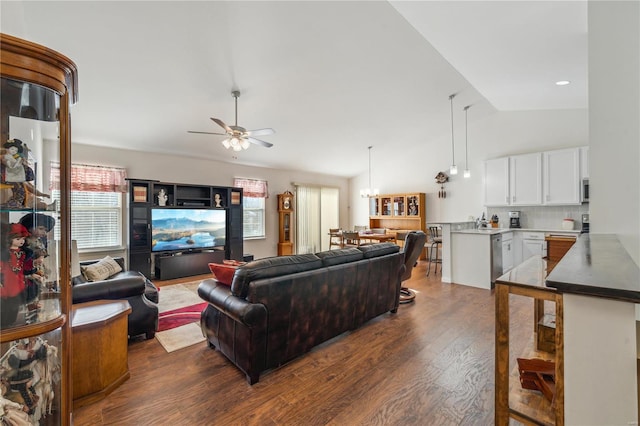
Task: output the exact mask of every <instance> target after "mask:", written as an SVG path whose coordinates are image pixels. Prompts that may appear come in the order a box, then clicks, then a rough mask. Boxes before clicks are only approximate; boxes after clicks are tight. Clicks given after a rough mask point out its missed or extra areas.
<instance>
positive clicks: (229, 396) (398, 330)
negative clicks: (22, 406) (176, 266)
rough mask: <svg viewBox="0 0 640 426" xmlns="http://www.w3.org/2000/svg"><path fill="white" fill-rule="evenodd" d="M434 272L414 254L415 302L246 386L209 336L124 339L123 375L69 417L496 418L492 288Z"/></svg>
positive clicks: (401, 421)
mask: <svg viewBox="0 0 640 426" xmlns="http://www.w3.org/2000/svg"><path fill="white" fill-rule="evenodd" d="M430 275H431V276H430V277H427V276H426V262H425V261H421V262H419V264H418V266H417V267H416V268H415V269H414V271H413V277H412V278H411V279H410V280H409V281H406V282H405V285H406V286H408V287H410V288H413V289H415V290H417V291H418V294H417V297H416V300H415V302H414V303H411V304H407V305H401V306H400V309H399V310H398V313H397V314H395V315H394V314H384V315H382V316H380V317H378V318H375V319H373V320H372V321H370V322H368V323H367V324H365V325H364V326H363V327H361V328H360V329H358V330H355V331H352V332H349V333H345V334H343V335H341V336H338V337H336V338H334V339H332V340H330V341H328V342H325V343H324V344H322V345H320V346H318V347H316V348H315V349H314V350H313V351H312V352H310V353H308V354H306V355H303V356H302V357H299V358H298V359H296V360H293V361H292V362H290V363H289V364H287V365H285V366H283V367H281V368H279V369H276V370H273V371H270V372H267V373H264V374H263V375H262V376H261V377H260V382H258V383H257V384H255V385H254V386H249V385H248V384H247V382H246V380H245V376H244V374H243V373H241V372H240V370H238V369H237V368H236V367H235V366H234V365H233V364H231V363H230V362H229V361H227V359H226V358H225V357H224V356H223V355H222V354H220V353H219V352H217V351H214V350H211V349H209V348H208V347H207V345H206V343H201V344H198V345H194V346H191V347H189V348H186V349H182V350H179V351H176V352H173V353H170V354H168V353H166V352H165V351H164V349H163V348H162V346H161V345H160V344H159V343H158V342H157V341H156V340H155V339H153V340H149V341H145V340H136V341H131V342H130V343H129V369H130V372H131V378H130V379H129V380H128V381H127V382H125V383H124V384H123V385H122V386H120V387H119V388H118V389H116V390H115V391H114V392H113V393H112V394H111V395H109V396H108V397H107V398H106V399H104V400H102V401H99V402H97V403H95V404H92V405H90V406H87V407H82V408H80V409H77V410H75V411H74V424H75V425H165V424H167V425H168V424H170V425H261V426H264V425H267V426H268V425H305V426H306V425H336V426H337V425H489V424H493V421H494V311H495V307H494V296H493V291H489V290H482V289H476V288H471V287H465V286H459V285H455V284H453V285H452V284H442V283H441V282H440V274H439V273H438V274H437V275H435V274H433V273H431V274H430ZM205 277H208V276H203V277H202V278H205ZM195 278H197V277H195ZM193 279H194V277H190V278H189V279H186V280H182V281H191V280H193ZM179 281H180V280H172V281H171V282H170V283H177V282H179ZM162 284H169V282H163V283H161V285H162ZM160 297H162V292H161V293H160ZM511 297H512V300H511V306H512V309H511V321H512V327H511V342H512V351H511V353H512V354H514V355H512V357H513V359H512V360H511V362H512V363H515V357H516V355H515V353H520V351H521V349H524V347H525V346H526V345H527V344H530V341H531V333H532V321H533V306H532V302H531V299H528V298H523V297H519V296H511ZM513 324H515V325H513ZM512 365H513V364H512Z"/></svg>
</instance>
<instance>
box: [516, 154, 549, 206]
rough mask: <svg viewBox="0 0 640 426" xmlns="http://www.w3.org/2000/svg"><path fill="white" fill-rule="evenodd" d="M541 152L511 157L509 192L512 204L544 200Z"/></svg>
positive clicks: (518, 204)
mask: <svg viewBox="0 0 640 426" xmlns="http://www.w3.org/2000/svg"><path fill="white" fill-rule="evenodd" d="M540 166H541V155H540V154H539V153H534V154H525V155H515V156H513V157H509V192H510V194H511V205H512V206H530V205H536V204H540V203H541V202H542V171H541V168H540Z"/></svg>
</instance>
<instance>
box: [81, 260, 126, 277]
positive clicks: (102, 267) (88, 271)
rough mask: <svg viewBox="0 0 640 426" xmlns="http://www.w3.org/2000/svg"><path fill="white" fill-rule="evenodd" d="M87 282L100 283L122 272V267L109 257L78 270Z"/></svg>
mask: <svg viewBox="0 0 640 426" xmlns="http://www.w3.org/2000/svg"><path fill="white" fill-rule="evenodd" d="M80 269H81V270H82V274H83V275H84V276H85V278H86V279H87V280H88V281H102V280H106V279H107V278H109V277H111V276H113V275H115V274H117V273H118V272H121V271H122V267H121V266H120V264H118V262H116V261H115V260H114V259H113V258H112V257H111V256H105V257H104V258H103V259H101V260H100V261H98V262H96V263H92V264H91V265H88V266H82V267H81V268H80Z"/></svg>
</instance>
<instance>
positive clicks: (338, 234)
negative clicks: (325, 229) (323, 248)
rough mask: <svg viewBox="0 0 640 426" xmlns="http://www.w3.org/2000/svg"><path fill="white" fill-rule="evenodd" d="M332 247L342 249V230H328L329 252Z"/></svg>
mask: <svg viewBox="0 0 640 426" xmlns="http://www.w3.org/2000/svg"><path fill="white" fill-rule="evenodd" d="M334 247H337V248H342V230H341V229H340V228H329V250H331V249H332V248H334Z"/></svg>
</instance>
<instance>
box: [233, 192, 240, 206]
mask: <svg viewBox="0 0 640 426" xmlns="http://www.w3.org/2000/svg"><path fill="white" fill-rule="evenodd" d="M231 204H233V205H234V206H239V205H240V192H238V191H231Z"/></svg>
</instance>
